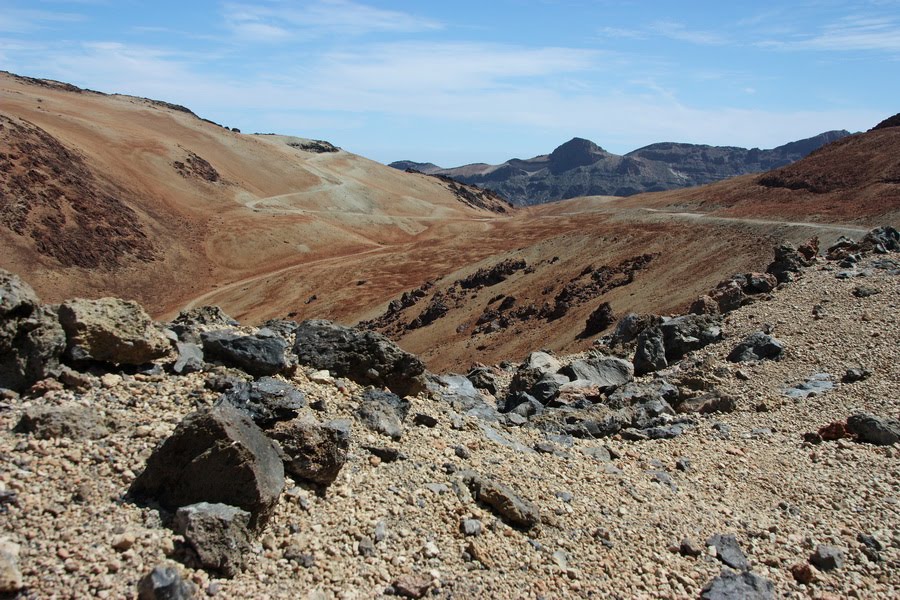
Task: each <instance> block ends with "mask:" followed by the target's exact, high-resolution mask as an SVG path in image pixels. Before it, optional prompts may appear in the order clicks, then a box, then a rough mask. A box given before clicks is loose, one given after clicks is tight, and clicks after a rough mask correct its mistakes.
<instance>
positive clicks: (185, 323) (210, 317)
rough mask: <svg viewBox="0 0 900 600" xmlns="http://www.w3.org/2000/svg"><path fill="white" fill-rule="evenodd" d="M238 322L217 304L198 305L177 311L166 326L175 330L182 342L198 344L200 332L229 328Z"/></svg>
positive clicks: (235, 325)
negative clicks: (175, 315) (176, 314)
mask: <svg viewBox="0 0 900 600" xmlns="http://www.w3.org/2000/svg"><path fill="white" fill-rule="evenodd" d="M239 325H240V323H238V322H237V321H235V320H234V319H232V318H231V317H229V316H228V315H227V314H225V311H223V310H222V309H221V308H219V307H218V306H198V307H196V308H191V309H188V310H183V311H181V312H180V313H178V316H177V317H175V319H173V320H172V321H171V322H170V323H168V328H169V329H171V330H172V331H174V332H175V335H177V336H178V339H179V340H181V341H182V342H186V343H191V344H195V345H199V344H200V343H201V342H200V334H201V333H203V332H205V331H213V330H217V329H231V328H232V327H238V326H239Z"/></svg>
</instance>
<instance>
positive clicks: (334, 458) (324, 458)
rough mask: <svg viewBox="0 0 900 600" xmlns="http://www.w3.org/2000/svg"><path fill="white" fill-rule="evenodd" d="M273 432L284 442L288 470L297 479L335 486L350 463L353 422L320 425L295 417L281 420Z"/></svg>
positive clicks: (282, 443)
mask: <svg viewBox="0 0 900 600" xmlns="http://www.w3.org/2000/svg"><path fill="white" fill-rule="evenodd" d="M269 435H270V436H271V437H272V438H273V439H275V440H277V441H278V442H279V443H280V444H281V448H282V450H283V451H284V454H285V457H284V467H285V471H287V472H288V473H289V474H290V475H292V476H293V477H295V478H299V479H303V480H306V481H311V482H313V483H316V484H319V485H331V483H333V482H334V480H335V479H337V476H338V474H339V473H340V470H341V468H342V467H343V466H344V464H346V462H347V452H348V451H349V449H350V424H349V423H347V422H346V421H332V422H331V423H324V424H320V423H317V422H315V421H311V420H304V419H294V420H293V421H287V422H283V423H278V424H277V425H276V426H275V428H274V429H273V430H272V431H270V432H269Z"/></svg>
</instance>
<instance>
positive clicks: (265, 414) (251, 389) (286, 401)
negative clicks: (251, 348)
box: [219, 377, 306, 429]
mask: <svg viewBox="0 0 900 600" xmlns="http://www.w3.org/2000/svg"><path fill="white" fill-rule="evenodd" d="M219 402H220V403H227V404H230V405H231V406H233V407H234V408H236V409H238V410H239V411H241V412H243V413H244V414H246V415H247V416H248V417H250V418H251V419H253V422H254V423H256V424H257V425H259V426H260V427H262V428H263V429H268V428H269V427H271V426H273V425H274V424H275V423H277V422H279V421H289V420H291V419H293V418H295V417H296V416H297V414H298V411H299V410H300V409H301V408H303V407H304V406H306V394H304V393H303V392H301V391H300V390H298V389H297V388H295V387H294V386H292V385H291V384H289V383H286V382H284V381H281V380H279V379H275V378H273V377H261V378H260V379H258V380H256V381H251V382H243V381H241V382H237V383H235V385H234V386H233V387H232V388H231V389H230V390H228V391H226V392H225V394H223V395H222V397H221V399H220V400H219Z"/></svg>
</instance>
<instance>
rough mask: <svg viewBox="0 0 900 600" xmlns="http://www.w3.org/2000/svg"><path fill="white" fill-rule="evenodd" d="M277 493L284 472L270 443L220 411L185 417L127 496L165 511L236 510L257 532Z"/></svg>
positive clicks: (243, 420) (231, 411) (246, 422)
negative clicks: (212, 506)
mask: <svg viewBox="0 0 900 600" xmlns="http://www.w3.org/2000/svg"><path fill="white" fill-rule="evenodd" d="M283 489H284V467H283V465H282V462H281V457H280V456H279V454H278V451H277V449H276V447H275V445H274V444H273V442H272V441H271V440H269V439H268V438H267V437H266V436H265V435H264V434H263V432H262V430H261V429H260V428H259V427H257V426H256V424H255V423H253V421H251V420H250V418H249V417H247V416H246V415H245V414H243V413H241V412H240V411H238V410H237V409H235V408H233V407H231V406H227V405H222V406H214V407H212V408H205V409H202V410H199V411H197V412H194V413H191V414H190V415H188V416H187V417H185V418H184V420H182V421H181V423H179V425H178V427H176V428H175V431H174V432H173V433H172V435H171V436H170V437H169V438H168V439H166V440H165V441H164V442H163V443H162V444H160V445H159V446H158V447H157V448H156V450H155V451H154V452H153V454H151V455H150V458H149V459H147V466H146V468H145V469H144V471H143V472H142V473H141V474H140V475H139V476H138V477H137V479H135V480H134V483H132V485H131V490H130V491H131V495H132V496H134V497H135V498H138V499H145V500H151V501H156V502H158V503H159V504H160V505H161V506H162V507H163V508H166V509H168V510H170V511H174V510H176V509H178V508H179V507H181V506H187V505H189V504H196V503H197V502H210V503H222V504H228V505H230V506H236V507H238V508H242V509H244V510H246V511H247V512H249V513H250V526H251V527H253V528H259V529H261V528H262V527H263V526H264V525H265V523H266V521H267V520H268V518H269V517H270V516H271V514H272V511H273V510H274V508H275V504H276V503H277V502H278V497H279V496H280V495H281V492H282V490H283Z"/></svg>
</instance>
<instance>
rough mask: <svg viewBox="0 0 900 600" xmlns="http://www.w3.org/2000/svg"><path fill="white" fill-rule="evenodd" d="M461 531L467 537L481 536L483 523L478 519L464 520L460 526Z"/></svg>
mask: <svg viewBox="0 0 900 600" xmlns="http://www.w3.org/2000/svg"><path fill="white" fill-rule="evenodd" d="M459 530H460V531H461V532H462V533H463V535H465V536H467V537H474V536H477V535H481V531H482V526H481V521H479V520H478V519H463V520H462V522H461V523H460V524H459Z"/></svg>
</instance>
